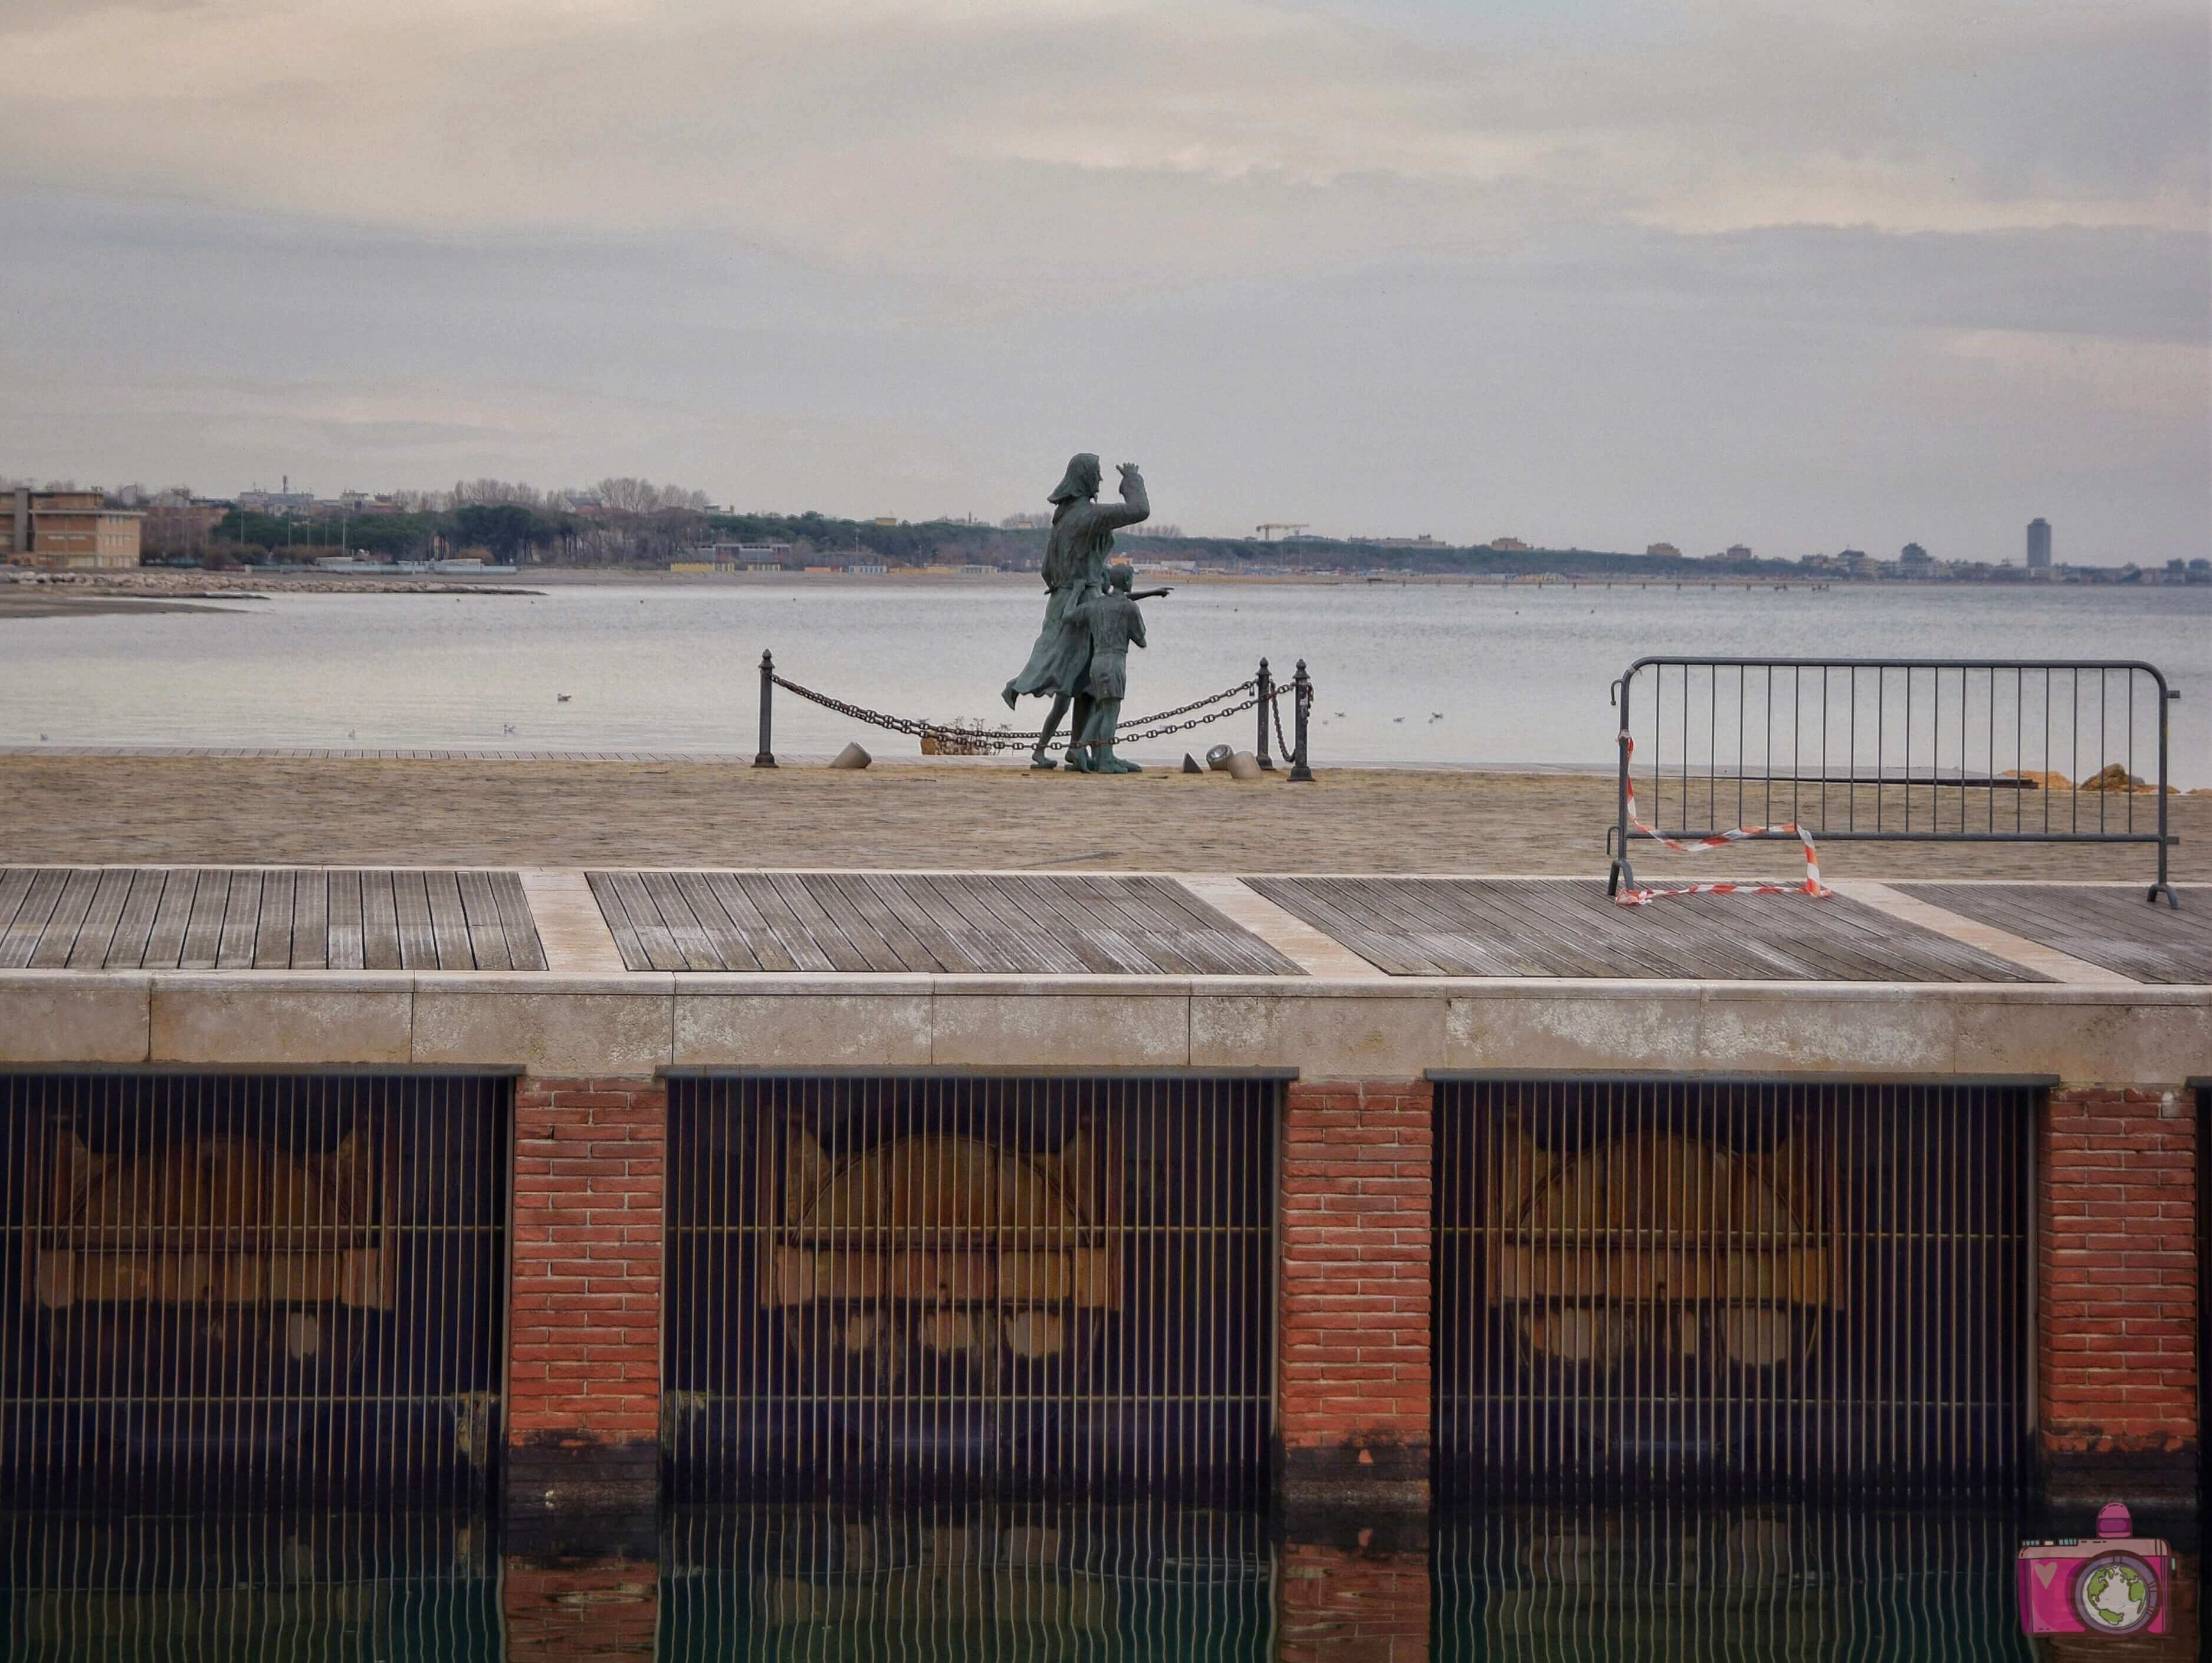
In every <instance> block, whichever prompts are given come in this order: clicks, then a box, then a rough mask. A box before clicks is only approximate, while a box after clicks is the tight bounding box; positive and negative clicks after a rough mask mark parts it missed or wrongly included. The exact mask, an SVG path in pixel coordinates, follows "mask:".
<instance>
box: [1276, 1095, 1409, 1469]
mask: <svg viewBox="0 0 2212 1663" xmlns="http://www.w3.org/2000/svg"><path fill="white" fill-rule="evenodd" d="M1431 1114H1432V1094H1431V1090H1430V1087H1429V1084H1428V1082H1426V1081H1425V1080H1389V1081H1378V1080H1354V1081H1340V1082H1325V1081H1316V1082H1310V1083H1308V1082H1300V1083H1296V1084H1294V1085H1292V1086H1291V1088H1290V1100H1289V1103H1288V1105H1287V1108H1286V1110H1285V1117H1284V1126H1283V1213H1282V1251H1283V1269H1282V1275H1283V1288H1282V1364H1281V1369H1282V1373H1281V1383H1280V1395H1279V1402H1280V1414H1279V1423H1280V1426H1281V1429H1282V1441H1283V1483H1284V1488H1285V1492H1286V1493H1287V1494H1289V1495H1291V1496H1292V1497H1293V1498H1303V1499H1310V1500H1328V1501H1355V1500H1360V1499H1371V1500H1382V1501H1390V1502H1401V1503H1407V1504H1419V1503H1425V1502H1426V1500H1427V1496H1428V1484H1429V1454H1430V1444H1431V1428H1432V1423H1433V1418H1434V1417H1433V1411H1432V1410H1431V1399H1430V1361H1429V1360H1430V1339H1429V1314H1430V1309H1431V1294H1432V1286H1433V1283H1432V1277H1431V1247H1430V1242H1431V1217H1430V1208H1431V1190H1432V1184H1433V1180H1432V1174H1431V1147H1432V1144H1433V1132H1432V1127H1431Z"/></svg>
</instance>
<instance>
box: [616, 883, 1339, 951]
mask: <svg viewBox="0 0 2212 1663" xmlns="http://www.w3.org/2000/svg"><path fill="white" fill-rule="evenodd" d="M588 877H589V878H590V881H591V885H592V895H593V896H594V897H596V898H597V900H598V901H599V910H600V912H601V913H603V914H604V915H605V918H606V920H607V926H608V928H609V929H610V930H611V931H612V932H614V938H615V941H616V944H617V945H618V946H619V947H620V948H621V949H622V955H623V963H625V964H626V965H628V966H629V968H631V969H633V970H741V971H742V970H785V971H789V970H811V971H927V972H930V973H933V974H948V975H962V974H987V975H1024V974H1040V973H1042V974H1084V973H1086V972H1087V973H1090V974H1104V975H1131V976H1160V975H1170V976H1173V975H1268V976H1295V975H1301V974H1304V972H1303V971H1301V970H1300V969H1299V968H1298V967H1297V965H1296V964H1294V963H1292V962H1291V961H1290V960H1289V959H1287V958H1285V956H1283V955H1282V954H1280V953H1279V952H1277V951H1276V950H1274V949H1273V947H1270V946H1269V945H1267V943H1265V942H1264V941H1261V939H1260V938H1258V937H1257V936H1255V935H1253V934H1251V933H1250V932H1248V931H1245V930H1243V929H1242V928H1240V927H1239V926H1237V925H1236V924H1233V923H1231V921H1230V920H1228V919H1227V918H1225V917H1224V916H1223V915H1222V914H1221V913H1218V912H1217V911H1216V910H1215V909H1214V908H1212V907H1209V906H1207V905H1206V903H1205V902H1204V901H1200V900H1199V899H1198V898H1197V897H1196V896H1195V895H1192V894H1191V893H1190V892H1189V891H1188V890H1187V889H1184V888H1183V887H1182V885H1181V884H1179V883H1176V882H1174V881H1173V880H1172V879H1170V878H1164V877H1110V876H1104V875H1100V874H1095V873H1069V874H1066V875H1055V876H1030V875H1026V874H1016V875H1011V876H1007V875H997V874H992V873H983V872H960V873H946V872H752V871H702V872H663V871H593V872H591V873H589V874H588Z"/></svg>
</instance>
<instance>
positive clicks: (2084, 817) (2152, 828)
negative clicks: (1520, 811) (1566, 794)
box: [1606, 658, 2181, 907]
mask: <svg viewBox="0 0 2212 1663" xmlns="http://www.w3.org/2000/svg"><path fill="white" fill-rule="evenodd" d="M1639 678H1644V679H1645V680H1648V682H1649V683H1650V698H1649V701H1648V713H1645V711H1646V707H1645V705H1644V704H1642V703H1639V702H1638V699H1637V692H1638V681H1639ZM2179 697H2180V695H2179V694H2178V693H2176V692H2174V691H2173V690H2172V689H2170V688H2168V687H2167V685H2166V677H2165V676H2164V674H2163V673H2161V672H2160V671H2159V669H2158V668H2157V667H2156V666H2155V665H2148V664H2144V663H2142V662H2140V661H2136V660H2118V659H2116V660H2111V661H2102V662H2100V661H2093V660H2078V661H2075V660H2035V661H2028V660H2008V659H2004V660H2001V659H1705V658H1644V659H1638V660H1637V661H1636V662H1635V663H1634V664H1632V665H1629V667H1628V669H1627V671H1626V673H1625V674H1624V675H1623V676H1622V677H1620V680H1619V681H1617V682H1615V683H1613V689H1612V702H1613V704H1614V705H1615V706H1616V707H1618V708H1619V710H1620V792H1619V798H1618V803H1619V818H1618V822H1617V823H1616V824H1615V825H1614V826H1613V828H1611V829H1610V831H1609V832H1608V833H1607V840H1606V852H1607V854H1608V855H1610V856H1611V857H1612V870H1611V871H1610V873H1609V874H1608V876H1607V885H1606V887H1607V892H1608V893H1615V894H1617V893H1619V891H1620V889H1621V888H1622V887H1623V885H1625V884H1626V885H1630V886H1632V885H1633V884H1634V883H1635V881H1636V878H1635V873H1634V871H1633V870H1632V867H1631V865H1630V861H1629V840H1630V839H1632V838H1637V837H1641V838H1646V839H1655V840H1656V839H1659V838H1671V839H1674V840H1676V841H1694V840H1696V839H1699V838H1703V837H1715V836H1718V835H1720V834H1721V833H1722V832H1723V831H1726V830H1729V829H1732V828H1738V827H1753V826H1755V827H1759V828H1764V829H1761V830H1757V831H1754V832H1753V833H1752V834H1751V835H1752V836H1753V837H1756V838H1775V839H1781V838H1791V839H1793V840H1794V836H1795V834H1794V833H1791V832H1787V831H1784V830H1782V829H1781V828H1780V825H1779V824H1778V822H1784V823H1792V824H1795V825H1796V826H1797V827H1799V828H1802V829H1803V830H1804V831H1806V832H1808V833H1810V834H1811V835H1813V836H1814V838H1815V839H1816V840H1818V841H1820V842H1833V841H1859V842H1915V843H1920V842H1928V843H2144V844H2148V845H2150V846H2152V847H2154V848H2155V849H2156V850H2157V852H2158V875H2157V877H2156V879H2155V880H2154V882H2153V883H2151V885H2150V888H2149V891H2148V895H2147V896H2146V899H2148V900H2149V901H2153V902H2155V901H2157V900H2158V898H2159V897H2160V895H2164V896H2165V897H2166V904H2167V905H2168V906H2171V907H2179V906H2180V904H2181V902H2180V901H2179V897H2178V896H2177V895H2175V893H2174V889H2173V885H2172V883H2171V882H2170V881H2169V880H2168V878H2167V875H2166V851H2167V850H2168V849H2169V848H2171V847H2172V846H2173V844H2174V843H2175V842H2176V841H2178V840H2177V839H2175V838H2174V837H2172V835H2169V833H2168V831H2167V829H2166V827H2167V812H2166V798H2167V795H2168V791H2169V780H2168V774H2167V757H2166V753H2167V738H2168V727H2169V724H2168V719H2167V707H2168V705H2169V704H2170V703H2171V702H2172V701H2173V700H2175V699H2178V698H2179ZM2153 745H2155V748H2156V758H2157V767H2156V771H2155V774H2154V775H2153V777H2151V778H2149V779H2148V780H2146V779H2144V778H2142V777H2141V776H2140V775H2138V774H2137V772H2136V763H2137V757H2138V756H2139V755H2142V756H2144V757H2145V758H2146V759H2147V758H2148V754H2149V752H2150V750H2151V748H2152V746H2153ZM2139 747H2140V749H2139ZM1632 761H1633V762H1634V765H1635V766H1636V768H1638V774H1637V776H1636V779H1637V780H1641V781H1643V782H1644V786H1645V788H1644V789H1641V790H1639V789H1638V787H1637V786H1636V784H1635V783H1634V782H1632V780H1631V777H1630V768H1631V765H1632ZM2144 798H2148V801H2144V800H2142V799H2144Z"/></svg>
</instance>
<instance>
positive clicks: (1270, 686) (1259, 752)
mask: <svg viewBox="0 0 2212 1663" xmlns="http://www.w3.org/2000/svg"><path fill="white" fill-rule="evenodd" d="M1274 691H1275V680H1274V677H1272V676H1270V675H1268V673H1267V660H1266V659H1261V660H1260V743H1259V744H1258V745H1256V746H1255V747H1254V749H1253V751H1252V757H1253V760H1254V761H1255V762H1258V763H1259V765H1260V766H1261V768H1265V769H1266V770H1267V772H1268V773H1270V774H1273V772H1274V771H1275V764H1274V762H1273V758H1271V757H1270V756H1268V755H1267V718H1268V716H1269V715H1270V714H1272V711H1271V710H1270V708H1269V707H1270V706H1272V705H1273V702H1274V700H1273V696H1272V695H1273V693H1274Z"/></svg>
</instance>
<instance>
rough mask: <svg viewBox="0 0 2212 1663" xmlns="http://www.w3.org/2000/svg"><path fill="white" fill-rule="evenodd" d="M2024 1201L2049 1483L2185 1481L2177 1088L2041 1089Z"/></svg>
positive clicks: (2193, 1284) (2184, 1132)
mask: <svg viewBox="0 0 2212 1663" xmlns="http://www.w3.org/2000/svg"><path fill="white" fill-rule="evenodd" d="M2047 1113H2048V1118H2047V1120H2046V1121H2045V1127H2044V1137H2043V1163H2042V1182H2041V1185H2040V1193H2039V1194H2038V1196H2037V1198H2036V1203H2037V1208H2038V1225H2039V1258H2038V1262H2037V1266H2036V1273H2037V1278H2038V1280H2037V1286H2038V1304H2039V1307H2040V1308H2039V1310H2038V1311H2037V1313H2036V1318H2037V1322H2036V1326H2037V1333H2038V1335H2039V1350H2038V1353H2037V1370H2038V1375H2037V1377H2038V1381H2039V1387H2040V1393H2041V1398H2042V1402H2041V1404H2040V1405H2039V1409H2040V1413H2039V1417H2038V1418H2039V1423H2040V1424H2041V1427H2042V1440H2043V1456H2044V1460H2045V1466H2046V1467H2047V1469H2048V1470H2049V1472H2050V1473H2051V1478H2052V1480H2053V1482H2054V1484H2057V1485H2058V1486H2060V1487H2061V1488H2067V1487H2072V1486H2073V1485H2074V1484H2076V1483H2077V1482H2078V1483H2086V1484H2092V1485H2093V1484H2098V1483H2100V1482H2101V1483H2103V1484H2106V1485H2107V1486H2108V1487H2109V1486H2112V1485H2118V1486H2121V1487H2122V1488H2123V1489H2126V1488H2134V1489H2143V1488H2150V1489H2159V1488H2170V1487H2172V1485H2173V1484H2189V1485H2193V1484H2194V1478H2195V1471H2194V1469H2195V1461H2196V1448H2197V1193H2196V1158H2197V1156H2196V1150H2197V1122H2196V1115H2195V1112H2194V1105H2193V1104H2192V1103H2191V1101H2190V1097H2189V1094H2187V1093H2185V1092H2182V1091H2179V1090H2160V1089H2150V1090H2134V1089H2125V1088H2122V1087H2118V1086H2109V1087H2107V1086H2097V1087H2087V1088H2079V1089H2066V1090H2059V1091H2053V1092H2052V1093H2051V1098H2050V1106H2049V1109H2048V1112H2047Z"/></svg>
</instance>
